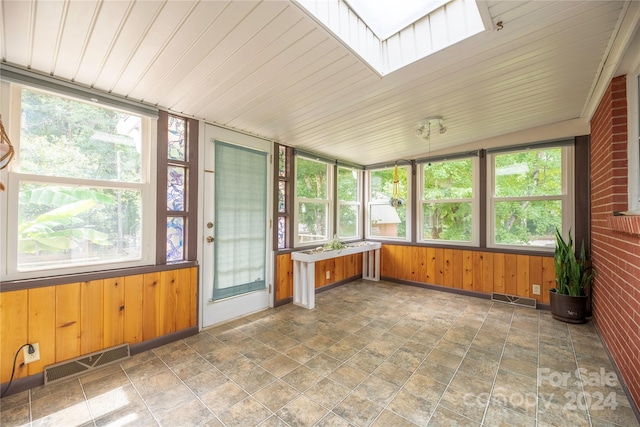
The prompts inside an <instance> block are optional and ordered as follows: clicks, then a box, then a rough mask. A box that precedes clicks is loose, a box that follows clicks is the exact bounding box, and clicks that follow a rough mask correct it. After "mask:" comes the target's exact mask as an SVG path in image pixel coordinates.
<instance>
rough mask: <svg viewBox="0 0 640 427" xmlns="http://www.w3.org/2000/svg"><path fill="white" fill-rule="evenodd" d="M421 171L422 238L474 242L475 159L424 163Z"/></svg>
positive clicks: (420, 209)
mask: <svg viewBox="0 0 640 427" xmlns="http://www.w3.org/2000/svg"><path fill="white" fill-rule="evenodd" d="M420 171H421V174H420V176H421V178H422V195H421V200H420V208H419V215H420V219H421V224H422V227H421V230H422V232H421V235H420V236H419V238H420V240H424V241H441V242H444V241H446V242H465V243H467V244H469V243H471V242H472V241H474V237H475V231H474V227H473V224H474V215H473V212H474V191H473V187H474V185H473V182H474V162H473V160H472V159H471V158H468V159H461V160H452V161H442V162H435V163H429V164H422V165H420ZM475 229H477V227H475Z"/></svg>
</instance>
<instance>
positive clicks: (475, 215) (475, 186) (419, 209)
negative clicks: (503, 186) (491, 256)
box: [416, 156, 484, 247]
mask: <svg viewBox="0 0 640 427" xmlns="http://www.w3.org/2000/svg"><path fill="white" fill-rule="evenodd" d="M460 160H471V197H470V198H460V199H425V198H424V193H425V185H424V170H425V167H428V165H429V164H430V163H426V162H421V163H417V165H416V166H417V167H418V171H417V176H418V182H417V185H416V186H417V187H418V188H417V190H418V193H417V194H418V197H417V198H416V224H417V225H416V230H417V233H416V242H418V243H423V244H428V245H433V246H439V245H445V246H462V247H479V246H480V188H479V187H480V158H479V156H474V157H471V156H469V157H457V158H449V159H442V160H434V161H433V163H445V162H457V161H460ZM483 160H484V159H483ZM457 202H464V203H471V240H444V239H426V238H424V237H423V232H422V230H423V229H424V221H425V218H424V205H425V204H430V203H436V204H438V203H457Z"/></svg>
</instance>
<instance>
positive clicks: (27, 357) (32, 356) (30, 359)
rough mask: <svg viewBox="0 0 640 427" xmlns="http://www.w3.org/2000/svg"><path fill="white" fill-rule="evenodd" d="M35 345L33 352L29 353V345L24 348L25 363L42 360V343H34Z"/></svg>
mask: <svg viewBox="0 0 640 427" xmlns="http://www.w3.org/2000/svg"><path fill="white" fill-rule="evenodd" d="M32 345H33V349H34V350H35V351H34V352H33V353H31V354H30V353H29V346H27V347H25V348H23V349H22V350H23V351H24V363H25V364H27V363H31V362H36V361H38V360H40V344H38V343H35V344H32Z"/></svg>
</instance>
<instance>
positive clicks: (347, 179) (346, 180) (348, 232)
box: [337, 166, 362, 239]
mask: <svg viewBox="0 0 640 427" xmlns="http://www.w3.org/2000/svg"><path fill="white" fill-rule="evenodd" d="M361 176H362V172H361V171H360V170H358V169H352V168H346V167H342V166H340V167H338V221H337V224H338V225H337V226H338V237H339V238H341V239H354V238H358V237H362V232H361V231H360V228H361V227H360V217H361V215H362V211H361V209H360V206H361V203H360V200H361V197H360V177H361Z"/></svg>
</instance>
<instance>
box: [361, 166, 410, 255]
mask: <svg viewBox="0 0 640 427" xmlns="http://www.w3.org/2000/svg"><path fill="white" fill-rule="evenodd" d="M390 168H393V166H391V167H384V168H378V169H369V170H367V171H366V179H365V190H364V191H365V194H366V197H367V207H366V210H365V213H364V228H365V239H372V240H382V241H385V240H386V241H390V242H410V241H411V235H412V233H411V230H412V226H413V224H412V223H411V206H413V186H412V182H411V181H412V179H411V176H412V170H411V165H398V168H406V169H407V200H405V206H406V208H407V218H406V224H405V230H406V237H388V236H372V235H371V205H386V204H388V203H389V202H388V201H384V200H371V172H375V171H377V170H384V169H390Z"/></svg>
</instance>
